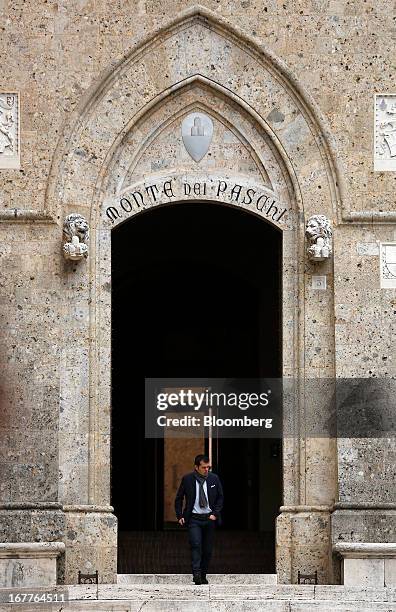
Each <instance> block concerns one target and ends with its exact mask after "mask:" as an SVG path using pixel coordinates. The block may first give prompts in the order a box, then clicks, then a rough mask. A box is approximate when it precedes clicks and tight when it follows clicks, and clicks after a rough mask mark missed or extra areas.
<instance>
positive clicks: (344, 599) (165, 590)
mask: <svg viewBox="0 0 396 612" xmlns="http://www.w3.org/2000/svg"><path fill="white" fill-rule="evenodd" d="M18 590H19V591H20V593H21V594H23V593H31V592H32V591H34V592H36V593H38V594H40V593H43V594H44V593H48V592H51V593H52V594H54V593H57V594H58V603H57V604H46V603H41V602H40V603H39V604H38V603H35V604H33V603H32V604H27V603H25V604H22V603H20V604H18V606H17V609H18V610H19V612H47V611H48V612H50V611H51V612H55V610H56V611H59V610H60V609H61V610H62V611H63V612H66V611H67V610H70V611H71V612H77V611H80V612H138V611H139V610H142V609H144V612H217V611H218V612H240V611H241V610H243V611H244V612H261V611H262V610H264V611H266V610H267V611H268V612H358V611H359V612H373V611H376V610H378V611H382V612H396V588H389V587H388V588H386V587H384V588H374V587H344V586H339V585H317V586H314V585H284V584H283V585H282V584H278V585H269V584H249V583H244V584H211V585H208V586H206V585H203V586H195V585H193V584H116V585H114V584H113V585H106V584H99V585H70V586H65V587H61V586H58V587H55V588H53V589H49V588H47V589H32V588H30V589H27V588H25V589H18ZM13 592H14V594H15V589H14V590H13ZM8 593H10V590H9V589H0V601H1V602H3V603H0V612H5V611H6V610H10V609H11V605H10V604H6V603H5V602H7V601H9V599H8V597H7V595H8ZM62 593H64V595H65V599H66V600H67V601H65V603H62V604H60V603H59V600H60V598H61V594H62ZM15 607H16V606H15V604H12V609H14V608H15Z"/></svg>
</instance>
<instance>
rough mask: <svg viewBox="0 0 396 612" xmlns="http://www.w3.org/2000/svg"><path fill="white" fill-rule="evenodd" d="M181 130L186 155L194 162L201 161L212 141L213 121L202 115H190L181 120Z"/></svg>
mask: <svg viewBox="0 0 396 612" xmlns="http://www.w3.org/2000/svg"><path fill="white" fill-rule="evenodd" d="M181 129H182V138H183V143H184V146H185V147H186V151H187V153H188V154H189V155H191V157H192V158H193V160H194V161H196V162H199V161H201V159H202V158H203V157H205V155H206V153H207V152H208V149H209V145H210V143H211V141H212V136H213V121H212V120H211V119H210V117H208V116H207V115H204V114H203V113H192V114H191V115H187V117H186V118H185V119H184V120H183V123H182V128H181Z"/></svg>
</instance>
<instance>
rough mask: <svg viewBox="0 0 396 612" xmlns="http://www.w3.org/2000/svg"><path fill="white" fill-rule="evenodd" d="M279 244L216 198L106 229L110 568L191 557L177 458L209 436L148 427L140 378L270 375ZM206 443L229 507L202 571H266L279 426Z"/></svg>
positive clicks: (273, 233)
mask: <svg viewBox="0 0 396 612" xmlns="http://www.w3.org/2000/svg"><path fill="white" fill-rule="evenodd" d="M281 249H282V239H281V233H280V232H278V231H277V230H276V229H275V228H274V227H272V226H270V225H269V224H267V223H265V222H264V221H263V220H261V219H259V218H258V217H257V216H254V215H252V214H250V213H248V212H245V211H243V210H241V209H237V208H234V207H231V206H230V207H228V206H224V205H219V204H216V203H212V202H205V203H204V202H202V203H201V202H200V203H195V202H194V203H191V202H190V203H179V204H172V205H170V206H162V207H158V208H156V209H152V210H149V211H145V212H144V213H141V214H140V215H137V216H136V217H135V218H133V219H132V220H130V221H129V222H126V223H124V224H123V225H120V226H118V227H117V228H115V229H114V230H113V235H112V449H111V462H112V465H111V492H112V505H113V506H114V508H115V514H116V516H117V517H118V521H119V546H118V572H119V573H159V572H163V573H186V572H188V571H189V567H190V565H189V550H188V543H187V535H186V533H185V532H184V530H183V529H182V528H180V527H179V526H178V525H177V523H176V521H175V517H174V514H173V500H174V495H175V491H176V488H177V486H178V484H179V475H177V476H176V472H175V470H174V468H175V464H176V463H177V461H179V463H180V461H182V462H183V461H184V462H187V463H186V466H187V468H188V469H186V470H185V471H191V470H192V463H193V458H194V455H195V454H197V452H203V451H204V450H207V444H208V441H207V440H206V441H205V440H203V441H202V444H201V446H200V447H199V448H197V447H196V446H195V447H194V446H191V441H190V442H187V441H186V444H185V446H184V447H183V444H182V446H180V443H179V446H177V447H171V446H168V447H165V443H164V441H163V440H153V439H145V436H144V379H145V377H161V378H166V377H169V378H188V377H213V378H215V377H218V378H231V377H235V378H255V377H260V376H262V377H274V378H275V377H280V376H281V371H282V354H281ZM195 444H196V443H195ZM205 444H206V446H205ZM212 448H213V456H212V463H213V471H215V472H216V473H218V474H219V476H220V478H221V479H222V482H223V485H224V492H225V507H224V512H223V527H222V528H220V529H218V530H217V534H216V536H217V537H216V545H215V551H214V557H213V560H212V564H211V569H210V571H211V572H213V573H227V572H229V573H274V572H275V517H276V515H277V514H278V512H279V507H280V505H281V504H282V499H281V492H282V481H281V480H282V475H281V464H282V460H281V443H280V440H275V439H264V440H258V439H251V440H245V439H232V440H226V439H213V441H212ZM180 457H181V458H180ZM172 470H173V471H172Z"/></svg>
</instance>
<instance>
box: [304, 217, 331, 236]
mask: <svg viewBox="0 0 396 612" xmlns="http://www.w3.org/2000/svg"><path fill="white" fill-rule="evenodd" d="M332 233H333V232H332V231H331V227H330V221H329V220H328V218H327V217H325V216H324V215H313V216H312V217H310V218H309V219H308V221H307V226H306V229H305V234H306V236H307V238H308V239H309V240H310V241H311V242H316V240H317V239H318V238H324V239H325V241H326V242H330V238H331V236H332Z"/></svg>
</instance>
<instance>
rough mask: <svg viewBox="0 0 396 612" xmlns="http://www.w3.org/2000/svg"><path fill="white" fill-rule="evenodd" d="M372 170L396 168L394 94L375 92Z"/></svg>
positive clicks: (392, 169) (395, 99)
mask: <svg viewBox="0 0 396 612" xmlns="http://www.w3.org/2000/svg"><path fill="white" fill-rule="evenodd" d="M374 112H375V114H374V116H375V126H374V170H379V171H384V170H385V171H395V170H396V94H376V96H375V111H374Z"/></svg>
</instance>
